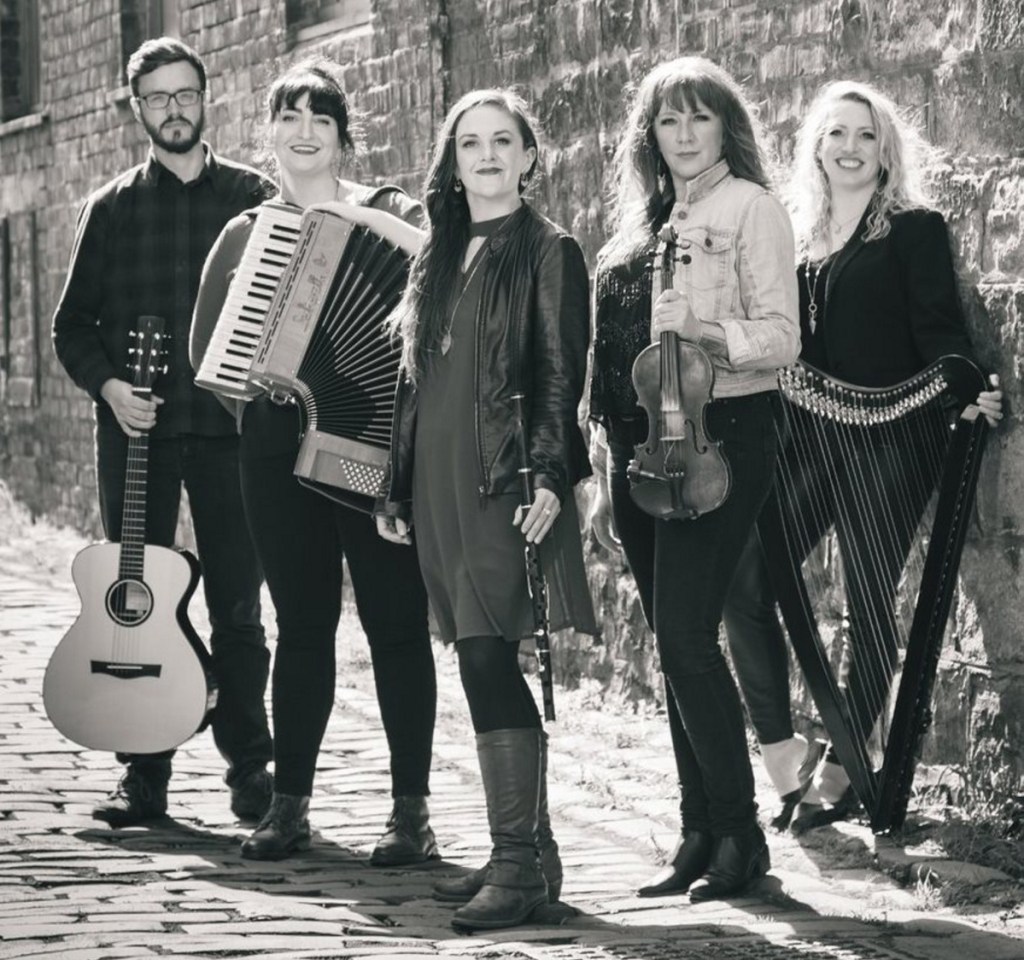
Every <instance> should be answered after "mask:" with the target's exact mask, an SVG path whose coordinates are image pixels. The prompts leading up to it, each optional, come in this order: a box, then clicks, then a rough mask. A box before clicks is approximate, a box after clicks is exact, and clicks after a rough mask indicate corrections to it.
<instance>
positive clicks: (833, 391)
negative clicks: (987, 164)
mask: <svg viewBox="0 0 1024 960" xmlns="http://www.w3.org/2000/svg"><path fill="white" fill-rule="evenodd" d="M779 386H780V391H781V394H782V397H783V404H782V406H783V408H784V414H783V417H782V424H781V426H780V430H781V432H782V435H783V436H782V439H783V443H782V445H781V449H782V451H783V452H782V453H781V454H780V462H779V467H778V470H777V473H776V482H775V486H774V488H773V491H772V494H771V496H770V498H769V501H768V503H767V505H766V507H765V509H764V510H763V511H762V515H761V518H760V520H759V521H758V531H759V535H760V538H761V543H762V545H763V547H764V551H765V554H766V557H767V561H768V569H769V573H770V576H771V579H772V585H773V588H774V590H775V595H776V598H777V600H778V603H779V608H780V611H781V613H782V618H783V621H784V623H785V625H786V630H787V632H788V634H789V636H790V639H791V641H792V644H793V648H794V651H795V653H796V657H797V660H798V662H799V664H800V667H801V669H802V672H803V674H804V678H805V680H806V683H807V688H808V690H809V692H810V694H811V696H812V698H813V700H814V702H815V705H816V707H817V709H818V712H819V714H820V715H821V719H822V721H823V723H824V725H825V727H826V729H827V731H828V735H829V737H830V739H831V741H832V744H833V747H834V749H835V752H836V754H837V756H838V758H839V761H840V762H841V763H842V765H843V766H844V767H845V769H846V771H847V773H848V774H849V776H850V781H851V785H852V787H853V789H854V791H855V792H856V795H857V797H858V798H859V799H860V801H861V803H862V804H863V805H864V807H865V810H866V811H867V813H868V815H869V817H870V820H871V826H872V829H873V830H874V831H875V832H884V831H887V830H890V829H896V828H898V827H900V826H901V825H902V823H903V821H904V818H905V816H906V811H907V804H908V801H909V796H910V790H911V787H912V784H913V778H914V771H915V768H916V765H917V760H918V757H919V754H920V749H921V744H922V738H923V736H924V733H925V731H926V730H927V728H928V726H929V725H930V723H931V692H932V686H933V683H934V678H935V674H936V670H937V667H938V661H939V654H940V651H941V646H942V639H943V634H944V632H945V627H946V622H947V620H948V618H949V612H950V607H951V604H952V600H953V594H954V591H955V588H956V581H957V570H958V567H959V561H960V555H961V551H962V548H963V542H964V536H965V533H966V529H967V524H968V521H969V517H970V512H971V507H972V504H973V501H974V494H975V490H976V487H977V480H978V472H979V467H980V462H981V455H982V451H983V449H984V444H985V436H986V421H985V418H984V416H982V415H981V413H980V411H979V409H978V408H977V407H976V406H975V405H974V401H975V399H976V398H977V396H978V393H979V392H980V391H982V390H984V389H985V378H984V376H983V375H982V373H981V372H980V371H979V370H978V368H977V367H976V366H975V365H974V364H973V363H971V362H970V361H969V360H966V359H964V358H963V357H957V356H947V357H943V358H941V359H939V360H938V361H936V362H935V363H933V364H932V365H930V366H929V367H927V368H926V369H924V370H922V371H921V372H920V373H919V374H917V375H916V376H914V377H912V378H911V379H909V380H906V381H904V382H902V383H899V384H896V385H894V386H892V387H887V388H883V389H875V388H861V387H855V386H851V385H850V384H846V383H843V382H842V381H839V380H836V379H834V378H831V377H829V376H827V375H825V374H823V373H821V372H820V371H818V370H816V369H814V368H813V367H810V366H809V365H805V364H797V365H795V366H793V367H789V368H787V369H785V370H783V371H781V372H780V375H779Z"/></svg>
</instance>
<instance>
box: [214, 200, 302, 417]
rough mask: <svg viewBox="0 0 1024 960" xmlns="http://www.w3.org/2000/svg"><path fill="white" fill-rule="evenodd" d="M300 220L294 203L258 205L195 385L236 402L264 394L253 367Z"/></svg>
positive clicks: (295, 239) (299, 210) (290, 256)
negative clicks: (255, 380) (252, 374)
mask: <svg viewBox="0 0 1024 960" xmlns="http://www.w3.org/2000/svg"><path fill="white" fill-rule="evenodd" d="M301 221H302V209H301V208H300V207H296V206H293V205H292V204H289V203H281V202H276V201H268V202H267V203H264V204H262V205H261V206H260V208H259V211H258V212H257V214H256V220H255V222H254V223H253V227H252V233H250V234H249V241H248V243H247V244H246V247H245V252H244V253H243V255H242V261H241V263H239V265H238V269H237V270H236V271H235V275H234V277H232V278H231V283H230V284H229V285H228V294H227V298H226V299H225V301H224V306H223V307H222V308H221V313H220V317H219V318H218V320H217V326H216V327H215V328H214V331H213V336H212V337H211V338H210V344H209V346H208V347H207V349H206V354H205V355H204V357H203V362H202V364H200V366H199V369H198V371H196V381H195V382H196V384H197V386H200V387H205V388H206V389H207V390H213V391H214V392H216V393H220V394H223V395H224V396H227V397H234V398H235V399H237V400H250V399H252V398H253V397H255V396H257V395H258V394H259V393H260V389H259V387H257V386H256V385H255V384H253V383H250V381H249V370H250V368H251V366H252V360H253V357H254V356H255V355H256V348H257V347H258V346H259V343H260V338H261V337H262V336H263V325H264V323H265V322H266V319H267V311H268V310H269V309H270V304H271V302H272V301H273V299H274V294H275V293H276V292H277V287H278V284H279V283H280V282H281V276H282V274H283V273H284V271H285V268H286V267H287V266H288V264H289V263H290V262H291V258H292V253H293V252H294V251H295V245H296V243H297V242H298V238H299V225H300V223H301Z"/></svg>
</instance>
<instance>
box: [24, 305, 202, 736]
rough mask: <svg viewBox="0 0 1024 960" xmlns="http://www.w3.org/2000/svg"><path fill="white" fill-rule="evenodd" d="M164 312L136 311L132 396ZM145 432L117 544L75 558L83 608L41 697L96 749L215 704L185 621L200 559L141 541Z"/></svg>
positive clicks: (184, 729) (138, 442) (132, 452)
mask: <svg viewBox="0 0 1024 960" xmlns="http://www.w3.org/2000/svg"><path fill="white" fill-rule="evenodd" d="M163 327H164V321H163V319H162V318H161V317H146V316H144V317H140V318H139V323H138V329H137V330H136V331H134V332H133V334H132V336H133V338H134V346H133V347H132V348H131V349H130V350H129V353H130V354H131V359H130V360H129V364H128V365H129V367H130V368H131V369H132V371H133V380H132V385H133V390H134V392H135V395H136V396H140V397H148V396H150V395H151V394H152V390H153V383H154V381H155V380H156V377H157V374H158V372H159V371H160V369H161V364H162V363H163V359H162V354H163V351H162V349H161V341H162V340H163V339H164V333H163ZM148 460H149V436H148V434H146V433H143V434H141V435H140V436H137V437H130V438H129V441H128V462H127V474H126V478H125V500H124V519H123V521H122V527H121V542H120V543H98V544H94V545H92V546H90V547H86V548H85V549H84V550H82V551H81V552H80V553H79V554H78V556H76V557H75V559H74V562H73V563H72V567H71V575H72V578H73V579H74V581H75V586H76V587H77V588H78V594H79V596H80V598H81V601H82V612H81V614H80V615H79V617H78V619H77V620H76V621H75V623H74V625H73V626H72V627H71V629H70V630H69V631H68V633H67V635H66V636H65V637H64V638H63V639H62V640H61V642H60V643H59V644H58V645H57V648H56V649H55V650H54V652H53V656H52V657H51V658H50V662H49V665H48V666H47V668H46V674H45V677H44V679H43V704H44V706H45V707H46V713H47V716H49V718H50V721H51V722H52V723H53V725H54V726H55V727H56V728H57V729H58V730H59V731H60V732H61V733H62V734H63V735H64V736H65V737H67V738H68V739H69V740H73V741H74V742H75V743H79V744H81V745H82V746H84V747H91V748H92V749H95V750H112V751H116V752H120V753H160V752H161V751H164V750H170V749H172V748H173V747H176V746H178V745H179V744H180V743H182V742H184V741H185V740H187V739H188V738H189V737H190V736H192V735H193V734H194V733H196V732H197V731H199V730H200V729H202V728H203V727H204V726H205V725H206V723H207V722H208V721H209V717H210V712H211V710H212V709H213V707H214V705H215V703H216V698H217V694H216V685H215V683H214V680H213V672H212V669H211V660H210V655H209V653H208V652H207V650H206V647H205V646H204V645H203V642H202V640H200V639H199V636H198V634H197V633H196V632H195V630H194V629H193V627H192V624H191V623H190V622H189V619H188V604H189V600H190V599H191V597H192V594H193V592H194V591H195V588H196V584H197V583H198V582H199V562H198V561H197V560H196V558H195V557H194V556H192V554H191V553H189V552H188V551H186V550H179V549H172V548H169V547H158V546H154V545H152V544H147V543H146V480H147V467H148Z"/></svg>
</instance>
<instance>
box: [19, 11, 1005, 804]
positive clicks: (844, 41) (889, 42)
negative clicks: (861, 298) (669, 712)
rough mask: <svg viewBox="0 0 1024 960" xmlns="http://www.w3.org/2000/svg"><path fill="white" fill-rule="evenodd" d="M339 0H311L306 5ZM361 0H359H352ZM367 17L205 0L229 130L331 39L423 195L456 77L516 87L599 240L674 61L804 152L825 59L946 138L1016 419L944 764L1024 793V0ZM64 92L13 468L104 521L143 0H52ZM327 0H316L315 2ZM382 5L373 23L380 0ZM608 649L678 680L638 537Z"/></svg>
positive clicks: (30, 280)
mask: <svg viewBox="0 0 1024 960" xmlns="http://www.w3.org/2000/svg"><path fill="white" fill-rule="evenodd" d="M315 6H316V4H312V5H311V4H305V5H303V4H301V3H300V4H294V3H293V4H291V7H292V9H295V8H296V7H299V8H303V9H305V8H306V7H310V8H312V7H315ZM338 6H339V7H346V8H353V9H354V8H358V7H360V6H361V5H360V4H358V3H348V4H339V5H338ZM362 6H363V7H365V8H366V9H367V10H369V11H370V13H371V16H370V19H369V21H368V23H364V24H361V23H360V22H358V21H359V18H358V17H356V18H355V19H354V22H353V24H351V25H346V24H339V26H338V29H337V30H333V31H332V30H328V32H326V33H324V34H323V35H321V36H320V37H319V38H317V39H313V40H310V39H302V38H303V36H304V35H305V36H308V35H309V32H308V31H307V32H306V33H305V34H303V33H301V32H299V33H297V32H296V30H295V29H294V28H292V29H290V28H289V24H288V23H287V22H286V9H287V8H288V4H286V0H276V2H272V0H181V2H180V17H179V23H180V28H181V32H182V36H183V37H184V38H185V39H186V40H187V41H188V42H190V43H192V44H193V45H194V46H195V47H196V48H197V49H198V50H199V51H200V52H201V53H202V55H203V56H204V57H205V59H206V61H207V63H208V66H209V70H210V89H211V93H212V97H213V101H212V103H211V105H210V107H209V109H208V117H209V125H210V130H209V136H210V139H211V141H212V142H213V144H214V146H215V147H216V148H217V149H218V150H221V151H223V152H224V153H226V154H228V155H231V156H235V157H239V158H243V159H244V158H248V157H250V156H251V155H252V152H253V149H254V148H255V146H256V145H257V144H258V142H259V128H260V118H261V116H262V97H263V95H264V93H265V92H266V90H267V87H268V85H269V83H270V81H271V79H272V78H273V76H274V75H275V74H276V72H277V71H278V70H279V68H280V67H281V66H282V65H284V64H286V63H288V62H291V61H292V60H293V59H294V58H296V57H298V56H301V55H303V54H305V53H308V52H312V51H313V50H318V51H323V52H326V53H328V54H329V55H332V56H334V57H336V58H337V59H338V60H339V61H340V62H342V63H345V64H347V67H346V80H347V83H348V85H349V87H350V89H351V90H352V92H353V94H354V98H355V101H356V103H357V105H358V106H359V107H361V108H362V109H363V110H364V111H365V112H366V114H367V117H366V120H367V122H366V127H367V141H368V151H367V153H366V155H365V156H364V158H363V159H362V168H361V170H360V171H359V172H358V174H359V175H360V176H363V177H366V178H375V177H386V178H388V179H392V180H397V181H398V182H400V183H401V184H403V185H404V186H406V187H408V188H410V189H411V190H415V189H416V187H417V184H418V182H419V180H420V178H421V176H422V173H423V171H424V167H425V164H426V161H427V158H428V156H429V151H430V146H431V137H432V134H433V131H434V129H435V128H436V126H437V124H438V122H439V120H440V118H441V117H442V116H443V114H444V111H445V109H446V108H447V106H448V105H450V104H451V103H452V102H453V101H454V99H455V98H457V97H458V96H459V95H460V94H462V93H464V92H465V91H466V90H469V89H471V88H473V87H476V86H480V85H484V84H495V83H502V84H517V85H519V86H520V87H522V88H523V89H524V90H525V91H526V92H527V94H528V95H529V97H530V99H531V100H532V102H533V104H534V106H535V108H536V111H537V113H538V115H539V116H540V118H541V120H542V121H543V124H544V126H545V128H546V131H547V146H546V149H545V156H544V162H545V166H546V169H547V176H546V178H545V179H544V180H543V182H542V183H541V185H540V189H539V195H538V197H537V200H538V204H539V206H540V207H541V208H542V209H543V210H544V211H545V212H547V213H548V214H549V215H550V216H552V217H553V218H554V219H555V220H557V221H559V222H561V223H563V224H564V225H566V226H567V227H571V229H572V230H573V231H574V233H575V234H576V236H577V237H578V238H579V239H580V241H581V243H582V244H583V246H584V249H585V250H586V252H587V255H588V257H589V258H590V259H591V261H592V260H593V256H594V254H595V253H596V251H597V249H598V247H599V246H600V243H601V241H602V238H603V237H604V234H605V228H606V221H605V211H604V205H603V202H602V196H603V193H604V189H605V187H606V184H607V176H608V169H609V160H610V157H611V153H612V151H613V149H614V147H615V144H616V142H617V138H618V134H619V128H620V124H621V120H622V117H623V91H624V88H626V86H627V85H628V84H629V83H630V82H631V81H633V80H635V79H637V78H639V77H640V76H642V74H643V73H644V72H645V71H646V70H647V69H648V68H649V67H650V66H651V65H652V64H654V63H656V62H658V61H660V60H663V59H666V58H668V57H672V56H675V55H677V54H680V53H703V54H706V55H707V56H710V57H712V58H713V59H715V60H717V61H718V62H720V63H721V64H722V65H724V66H725V67H727V68H728V69H729V70H731V71H732V72H733V73H734V75H736V76H737V77H740V78H742V79H743V80H744V81H745V82H746V84H747V86H748V89H749V90H750V91H751V93H752V95H753V99H754V100H755V102H757V103H758V104H759V106H760V109H761V112H762V116H763V119H764V120H765V122H766V124H767V127H768V129H769V131H770V132H771V134H772V136H773V138H774V141H775V145H776V146H777V147H778V149H779V152H780V154H781V155H782V156H783V157H785V156H786V155H787V152H788V150H789V149H790V147H791V142H792V136H793V132H794V129H795V126H796V124H797V122H798V120H799V117H800V116H801V113H802V111H803V109H804V108H805V105H806V104H807V102H808V101H809V98H810V97H811V96H812V95H813V93H814V91H815V90H816V89H817V87H818V86H819V85H820V84H821V83H822V82H823V81H825V80H828V79H832V78H835V77H839V76H848V77H855V78H863V79H870V80H872V81H874V82H876V83H878V84H879V85H880V86H882V87H883V88H884V89H886V90H887V91H888V92H889V93H891V94H892V95H893V96H894V97H895V98H896V100H897V101H898V102H900V103H901V104H902V105H903V106H904V107H905V108H907V109H908V110H910V111H911V112H913V113H914V114H915V115H916V116H917V117H918V118H919V120H920V122H921V123H922V125H923V126H924V127H925V129H926V130H927V131H928V133H929V135H930V137H931V138H932V139H933V140H934V141H935V142H936V143H937V144H939V145H940V146H941V147H943V148H945V149H946V150H947V151H948V155H949V161H948V163H947V164H946V165H945V166H944V167H943V169H942V170H941V171H940V192H939V203H940V206H941V207H942V209H943V210H944V212H946V213H947V214H948V216H949V219H950V223H951V226H952V229H953V234H954V240H955V246H956V251H955V253H956V258H957V264H958V267H959V270H960V276H961V279H962V294H963V299H964V303H965V306H966V310H967V316H968V322H969V325H970V329H971V333H972V335H973V337H974V339H975V342H976V343H977V344H978V349H979V352H980V355H981V357H982V359H983V361H984V362H985V363H986V364H988V365H989V366H990V367H991V368H992V369H993V370H995V371H997V372H999V374H1000V375H1001V377H1002V380H1003V383H1004V386H1005V388H1006V390H1007V393H1008V402H1009V410H1010V416H1009V419H1008V422H1007V423H1006V424H1005V425H1004V427H1003V428H1002V429H1001V430H1000V431H999V432H998V433H997V434H996V435H994V436H993V437H992V438H991V443H990V448H989V452H988V454H987V457H986V460H985V464H984V470H983V475H982V480H981V487H980V491H979V497H978V509H977V522H976V523H975V524H974V525H973V526H972V530H971V533H970V536H969V541H968V544H967V548H966V550H965V554H964V562H963V570H962V583H963V589H962V591H961V592H960V594H959V596H958V601H957V606H956V613H955V621H954V625H953V629H952V630H951V631H950V634H951V635H950V637H949V638H948V642H947V648H946V650H945V653H944V656H943V661H942V667H941V676H940V681H939V704H938V710H937V716H936V725H935V735H934V736H933V737H932V738H931V739H930V746H929V751H930V754H931V756H932V758H933V759H936V760H945V761H948V762H951V763H956V762H957V761H958V760H959V759H960V758H962V757H964V756H965V755H968V754H969V755H970V756H971V757H972V764H973V766H972V770H973V771H974V772H975V774H976V778H975V779H977V780H979V781H980V780H981V779H982V777H983V776H984V777H987V778H988V779H989V781H990V782H991V783H992V784H994V785H997V786H998V787H999V789H1000V790H1003V791H1006V792H1013V791H1017V792H1020V790H1021V789H1022V786H1024V784H1022V777H1024V762H1022V760H1021V756H1020V745H1021V744H1022V743H1024V683H1021V680H1022V678H1024V653H1022V652H1021V645H1020V627H1019V624H1020V623H1022V622H1024V599H1022V595H1021V594H1022V591H1021V584H1022V573H1021V545H1022V533H1024V479H1022V477H1024V469H1022V468H1024V429H1022V426H1021V422H1020V415H1019V411H1020V410H1021V409H1024V407H1022V402H1024V398H1022V396H1021V363H1022V359H1021V358H1022V356H1024V343H1022V339H1024V240H1022V237H1024V215H1022V206H1024V203H1022V200H1024V82H1022V81H1024V78H1022V74H1024V10H1022V7H1021V5H1020V3H1019V2H1018V0H930V2H926V0H891V2H883V0H749V2H742V3H741V2H735V0H703V2H699V3H698V2H696V0H557V2H555V0H430V2H424V0H419V2H416V0H374V2H371V3H365V4H362ZM41 8H42V16H41V23H40V28H41V29H40V32H41V39H42V63H43V75H42V108H41V109H42V111H45V113H46V116H45V118H41V117H36V118H35V119H33V118H28V119H27V120H22V121H16V122H15V123H14V124H4V125H0V209H2V215H3V218H4V226H3V233H2V239H3V249H4V250H5V251H7V252H6V254H5V255H4V256H2V257H0V271H2V272H3V273H4V274H5V275H6V277H7V278H8V279H7V280H6V281H5V282H4V285H3V289H4V290H5V291H6V300H5V302H4V303H3V304H2V308H3V310H4V317H3V338H2V340H0V349H3V350H4V360H3V373H2V377H3V392H2V395H0V415H2V418H3V419H2V430H0V475H2V476H3V477H4V478H5V479H6V481H7V482H8V483H9V484H10V485H11V486H12V488H13V489H14V490H15V492H16V494H17V495H18V496H19V498H21V499H22V500H23V501H24V502H25V503H26V504H27V505H28V506H29V507H30V508H31V509H32V510H33V511H35V512H36V513H39V514H45V515H47V516H48V517H50V518H52V519H54V520H56V521H58V522H62V523H69V524H73V525H75V526H77V527H79V528H81V529H84V530H86V531H90V532H94V533H95V532H96V531H97V530H98V517H97V511H96V507H95V493H94V476H93V467H92V461H91V414H90V410H89V405H88V403H87V401H86V400H85V399H84V398H83V397H82V395H81V394H80V393H79V392H78V391H77V390H76V389H75V388H74V387H73V386H72V385H71V384H70V383H69V381H68V380H67V379H66V378H65V377H64V376H63V374H62V372H61V371H60V370H59V368H58V367H57V365H56V363H55V361H54V359H53V357H52V354H51V351H50V347H49V341H48V327H49V318H50V315H51V313H52V310H53V307H54V305H55V303H56V300H57V297H58V295H59V291H60V287H61V284H62V282H63V273H64V269H65V266H66V263H67V258H68V254H69V252H70V246H71V241H72V236H73V229H74V219H75V210H76V207H77V204H78V203H79V201H80V200H81V198H83V197H84V196H85V195H86V194H87V193H88V192H89V191H90V190H91V189H93V188H95V187H97V186H98V185H100V184H101V183H102V182H104V181H105V180H106V179H108V178H109V177H110V176H112V175H114V174H115V173H116V172H118V171H120V170H122V169H124V168H125V167H127V166H129V165H130V164H133V163H135V162H138V161H139V160H140V159H142V157H143V156H144V153H145V142H144V138H143V136H142V135H141V131H140V130H139V128H138V127H137V126H136V125H134V124H133V122H132V120H131V114H130V111H129V108H128V103H127V100H126V94H125V91H124V90H123V89H122V88H121V85H122V84H123V75H122V74H121V67H122V63H121V38H120V34H119V30H120V9H121V3H120V2H119V0H60V2H59V3H58V2H57V0H43V2H42V4H41ZM307 12H308V11H307ZM364 19H365V18H364ZM592 550H593V554H592V557H591V561H592V572H593V581H594V585H595V590H596V592H597V594H598V596H599V599H600V601H601V605H602V612H603V614H604V618H603V621H604V644H603V645H602V646H599V647H593V648H591V647H588V646H587V645H585V644H581V643H574V642H571V641H569V642H566V643H563V644H562V652H561V654H560V657H561V659H562V661H563V663H564V665H565V666H566V667H567V668H570V669H571V670H572V671H581V672H587V673H591V674H594V675H596V676H599V677H601V678H603V679H605V680H606V681H607V682H608V684H609V686H611V687H614V688H615V689H616V691H618V692H620V693H622V694H624V695H627V696H633V697H651V696H655V697H656V696H658V695H659V689H658V684H657V682H656V680H655V676H656V674H655V672H654V654H653V650H652V644H651V640H650V637H649V636H648V635H647V634H646V633H645V632H644V631H643V630H642V629H641V628H640V626H639V624H640V618H639V615H638V610H637V604H636V601H635V596H634V594H633V591H632V587H631V584H630V582H629V579H628V576H626V575H624V574H623V573H622V571H621V569H620V567H619V561H618V560H617V558H610V557H608V556H606V555H604V554H603V553H602V552H601V551H600V550H598V549H597V548H596V547H595V548H592Z"/></svg>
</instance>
